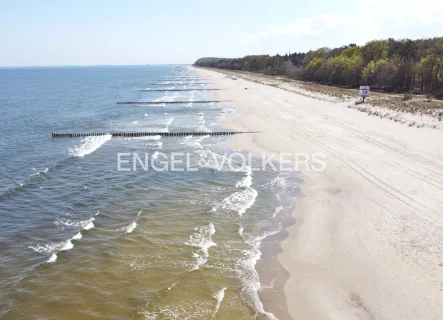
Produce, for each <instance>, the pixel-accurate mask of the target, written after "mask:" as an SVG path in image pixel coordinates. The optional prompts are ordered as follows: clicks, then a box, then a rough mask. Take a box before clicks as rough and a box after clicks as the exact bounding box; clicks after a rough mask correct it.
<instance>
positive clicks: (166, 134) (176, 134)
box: [52, 131, 259, 138]
mask: <svg viewBox="0 0 443 320" xmlns="http://www.w3.org/2000/svg"><path fill="white" fill-rule="evenodd" d="M258 132H259V131H217V132H108V133H103V132H92V133H91V132H89V133H52V137H53V138H81V137H96V136H107V135H111V136H112V137H113V138H119V137H152V136H162V137H186V136H207V135H209V136H228V135H234V134H244V133H258Z"/></svg>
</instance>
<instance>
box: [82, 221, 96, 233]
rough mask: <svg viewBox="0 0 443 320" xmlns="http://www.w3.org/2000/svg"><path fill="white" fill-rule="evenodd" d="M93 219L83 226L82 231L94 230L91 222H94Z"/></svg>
mask: <svg viewBox="0 0 443 320" xmlns="http://www.w3.org/2000/svg"><path fill="white" fill-rule="evenodd" d="M94 220H95V219H94V218H91V219H89V220H88V221H87V223H86V224H85V225H84V226H83V230H90V229H92V228H94V223H93V222H92V221H94Z"/></svg>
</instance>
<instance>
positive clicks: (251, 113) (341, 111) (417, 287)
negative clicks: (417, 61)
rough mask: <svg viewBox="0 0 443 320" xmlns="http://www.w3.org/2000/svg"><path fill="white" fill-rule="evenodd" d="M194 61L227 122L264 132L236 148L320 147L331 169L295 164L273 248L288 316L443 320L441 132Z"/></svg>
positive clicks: (237, 140)
mask: <svg viewBox="0 0 443 320" xmlns="http://www.w3.org/2000/svg"><path fill="white" fill-rule="evenodd" d="M193 70H194V71H195V72H197V73H198V74H199V75H201V76H202V77H205V78H207V79H209V80H210V82H212V83H213V87H216V88H221V89H224V90H220V91H217V92H216V93H215V94H214V96H215V97H216V98H219V99H226V100H232V101H231V102H229V106H230V107H234V108H235V109H236V110H237V113H236V114H234V116H232V117H230V118H229V119H227V122H226V125H227V126H229V127H231V128H233V129H238V130H262V131H264V132H263V133H258V134H251V135H239V136H236V137H234V138H233V140H232V143H233V147H235V148H242V149H248V150H250V151H252V152H254V153H255V154H257V155H258V154H260V153H261V152H279V153H282V152H291V153H300V152H304V153H308V154H310V155H312V154H314V153H316V152H320V153H322V154H324V155H325V163H326V169H325V170H324V171H321V172H316V171H313V170H306V168H304V167H301V168H300V169H301V178H302V179H303V180H304V184H303V185H302V192H303V194H304V196H305V197H304V198H302V199H301V200H299V201H298V202H297V204H296V210H295V212H294V216H295V218H296V224H295V225H293V226H291V227H290V228H288V230H287V231H288V232H289V237H288V238H287V239H286V240H284V241H283V243H282V249H283V251H282V252H281V253H280V254H279V256H278V259H279V261H280V262H281V264H282V265H283V267H284V268H285V269H286V270H287V271H289V273H290V278H289V280H288V281H287V282H286V283H285V286H284V291H285V294H286V302H287V306H288V310H289V313H290V315H291V317H292V318H293V319H301V320H311V319H313V320H315V319H337V320H338V319H340V320H346V319H386V320H388V319H389V320H394V319H398V320H405V319H414V320H416V319H422V320H431V319H435V320H436V319H443V250H442V247H443V228H442V226H443V133H442V131H440V130H437V129H429V128H415V127H408V126H407V125H403V124H401V123H398V122H394V121H391V120H388V119H380V118H378V117H374V116H368V115H367V113H364V112H359V111H357V110H355V109H349V108H345V107H343V105H341V104H340V103H335V102H333V101H325V100H327V99H323V100H317V99H314V98H315V97H314V98H312V97H308V96H306V95H302V94H300V93H294V92H289V91H286V90H282V89H279V88H276V87H273V86H267V85H263V84H260V83H254V82H250V81H246V80H243V79H238V80H231V79H229V78H226V76H225V75H224V74H222V73H219V72H214V71H211V70H205V69H195V68H193ZM245 88H247V89H245ZM265 309H266V310H269V311H271V312H275V313H276V315H277V316H279V312H278V310H277V309H275V308H273V306H272V305H269V304H266V303H265ZM275 310H277V311H275ZM282 317H284V315H283V316H282Z"/></svg>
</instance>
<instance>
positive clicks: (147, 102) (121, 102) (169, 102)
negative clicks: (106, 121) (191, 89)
mask: <svg viewBox="0 0 443 320" xmlns="http://www.w3.org/2000/svg"><path fill="white" fill-rule="evenodd" d="M227 101H228V100H195V101H119V102H117V104H164V103H165V104H187V103H212V102H227Z"/></svg>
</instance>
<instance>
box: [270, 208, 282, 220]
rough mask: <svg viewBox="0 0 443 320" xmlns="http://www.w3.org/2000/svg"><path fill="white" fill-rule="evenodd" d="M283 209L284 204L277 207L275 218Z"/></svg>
mask: <svg viewBox="0 0 443 320" xmlns="http://www.w3.org/2000/svg"><path fill="white" fill-rule="evenodd" d="M282 209H283V207H282V206H278V207H277V208H275V211H274V214H273V215H272V217H273V218H275V217H276V216H277V214H278V213H279V212H280V211H281V210H282Z"/></svg>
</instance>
